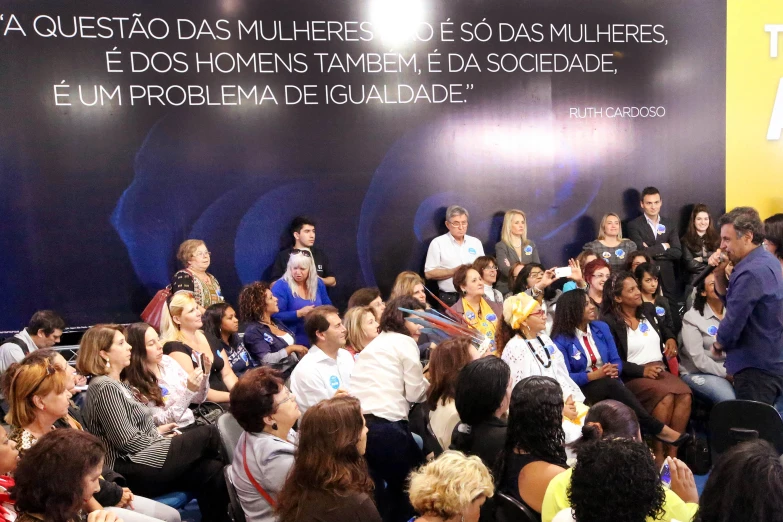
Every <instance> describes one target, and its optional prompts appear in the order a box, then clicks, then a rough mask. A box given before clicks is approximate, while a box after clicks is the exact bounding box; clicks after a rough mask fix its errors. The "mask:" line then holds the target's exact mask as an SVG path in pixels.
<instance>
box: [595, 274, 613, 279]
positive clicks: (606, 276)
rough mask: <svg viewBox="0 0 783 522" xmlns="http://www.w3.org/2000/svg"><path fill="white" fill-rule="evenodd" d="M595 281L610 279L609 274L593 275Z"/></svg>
mask: <svg viewBox="0 0 783 522" xmlns="http://www.w3.org/2000/svg"><path fill="white" fill-rule="evenodd" d="M593 279H609V274H593Z"/></svg>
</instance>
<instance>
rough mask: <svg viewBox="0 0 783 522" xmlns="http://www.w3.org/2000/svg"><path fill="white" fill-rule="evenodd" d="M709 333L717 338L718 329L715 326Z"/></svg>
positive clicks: (708, 330) (711, 327) (709, 329)
mask: <svg viewBox="0 0 783 522" xmlns="http://www.w3.org/2000/svg"><path fill="white" fill-rule="evenodd" d="M707 333H708V334H710V335H711V336H713V337H715V336H716V335H718V327H717V326H715V325H712V326H710V327H709V328H707Z"/></svg>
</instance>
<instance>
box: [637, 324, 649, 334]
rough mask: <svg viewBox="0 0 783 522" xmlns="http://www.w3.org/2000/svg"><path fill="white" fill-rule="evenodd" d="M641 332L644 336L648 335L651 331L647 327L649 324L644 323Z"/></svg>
mask: <svg viewBox="0 0 783 522" xmlns="http://www.w3.org/2000/svg"><path fill="white" fill-rule="evenodd" d="M639 331H640V332H642V333H643V334H646V333H647V332H649V331H650V327H649V326H647V323H642V324H640V325H639Z"/></svg>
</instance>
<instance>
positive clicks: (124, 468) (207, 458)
mask: <svg viewBox="0 0 783 522" xmlns="http://www.w3.org/2000/svg"><path fill="white" fill-rule="evenodd" d="M219 449H220V435H219V433H218V430H217V428H216V427H215V426H200V427H198V428H194V429H192V430H187V431H185V432H183V433H182V435H177V436H175V437H172V439H171V448H170V449H169V453H168V455H167V456H166V462H165V463H164V464H163V467H162V468H153V467H151V466H145V465H143V464H137V463H135V462H131V461H129V460H117V461H116V462H115V463H114V470H115V471H116V472H117V473H120V474H121V475H123V476H124V477H125V480H126V481H127V482H128V487H129V488H130V489H131V491H133V492H134V493H137V494H139V495H141V496H144V497H157V496H160V495H163V494H165V493H170V492H172V491H192V492H194V493H195V494H196V498H197V499H198V506H199V509H200V510H201V519H202V520H204V521H206V520H210V521H212V520H215V521H217V522H220V521H225V520H228V515H227V510H228V490H226V482H225V478H224V477H223V462H222V461H221V460H220V454H219Z"/></svg>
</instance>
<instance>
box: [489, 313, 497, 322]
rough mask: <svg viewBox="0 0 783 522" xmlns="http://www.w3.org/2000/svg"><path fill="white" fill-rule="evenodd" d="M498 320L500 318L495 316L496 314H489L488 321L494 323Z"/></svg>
mask: <svg viewBox="0 0 783 522" xmlns="http://www.w3.org/2000/svg"><path fill="white" fill-rule="evenodd" d="M497 318H498V316H497V315H495V314H489V315H488V316H487V321H489V322H492V321H497Z"/></svg>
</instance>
